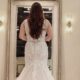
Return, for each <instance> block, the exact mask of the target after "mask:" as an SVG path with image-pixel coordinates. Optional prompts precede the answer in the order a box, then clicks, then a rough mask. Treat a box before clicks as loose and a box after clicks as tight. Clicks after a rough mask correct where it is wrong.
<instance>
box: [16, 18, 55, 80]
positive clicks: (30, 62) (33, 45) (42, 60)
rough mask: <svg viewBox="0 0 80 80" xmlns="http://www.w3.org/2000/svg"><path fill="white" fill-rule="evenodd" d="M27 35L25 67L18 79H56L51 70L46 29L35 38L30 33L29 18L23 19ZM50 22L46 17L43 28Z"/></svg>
mask: <svg viewBox="0 0 80 80" xmlns="http://www.w3.org/2000/svg"><path fill="white" fill-rule="evenodd" d="M23 23H24V24H25V31H26V35H27V43H26V45H25V67H24V68H23V70H22V72H21V74H20V75H19V77H17V79H16V80H54V77H53V76H52V74H51V72H50V71H49V68H48V65H47V61H48V46H47V44H46V42H45V35H46V31H45V30H43V31H42V35H41V36H40V37H39V38H38V39H33V38H32V37H31V36H30V34H29V27H28V23H27V19H26V20H24V21H23ZM49 25H50V23H49V21H48V20H47V19H46V20H45V21H44V25H43V28H47V26H49Z"/></svg>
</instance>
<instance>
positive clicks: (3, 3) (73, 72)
mask: <svg viewBox="0 0 80 80" xmlns="http://www.w3.org/2000/svg"><path fill="white" fill-rule="evenodd" d="M7 4H8V0H0V17H1V16H4V18H5V19H4V20H5V21H4V25H3V27H0V80H4V75H3V74H4V70H5V69H4V67H5V66H4V65H5V64H4V63H5V49H6V48H5V45H6V43H5V42H6V41H5V40H6V28H7V26H6V20H7ZM68 14H69V15H72V17H73V18H74V23H73V25H72V27H73V32H72V33H65V32H64V30H65V22H64V21H65V16H66V15H68ZM62 19H63V20H62V47H61V49H62V54H61V55H62V56H61V57H62V59H61V60H62V64H61V80H80V62H79V61H80V54H79V53H80V49H79V48H80V37H79V35H80V31H79V30H80V27H79V25H80V22H79V21H80V1H79V0H74V1H73V0H62Z"/></svg>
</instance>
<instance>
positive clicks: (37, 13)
mask: <svg viewBox="0 0 80 80" xmlns="http://www.w3.org/2000/svg"><path fill="white" fill-rule="evenodd" d="M43 21H44V15H43V9H42V6H41V5H40V3H38V2H35V3H33V5H32V6H31V10H30V15H29V18H28V24H29V29H30V35H31V37H32V38H35V39H38V38H39V37H40V35H41V33H42V26H43Z"/></svg>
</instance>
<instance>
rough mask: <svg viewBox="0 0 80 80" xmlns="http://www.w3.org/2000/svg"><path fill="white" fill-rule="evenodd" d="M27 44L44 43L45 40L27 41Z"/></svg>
mask: <svg viewBox="0 0 80 80" xmlns="http://www.w3.org/2000/svg"><path fill="white" fill-rule="evenodd" d="M27 42H32V43H37V42H45V40H27Z"/></svg>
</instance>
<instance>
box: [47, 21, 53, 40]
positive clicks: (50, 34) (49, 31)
mask: <svg viewBox="0 0 80 80" xmlns="http://www.w3.org/2000/svg"><path fill="white" fill-rule="evenodd" d="M47 26H48V27H47V36H46V41H50V40H51V39H52V26H51V23H50V22H49V21H48V20H47Z"/></svg>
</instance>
